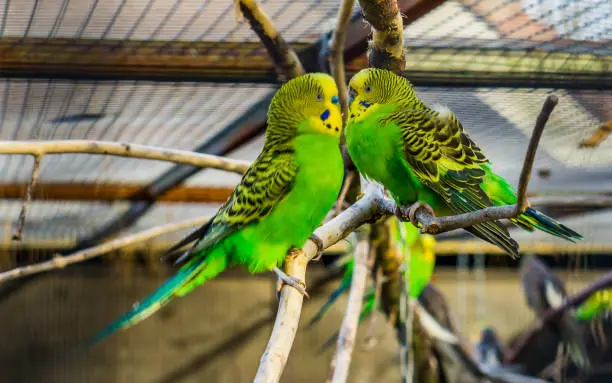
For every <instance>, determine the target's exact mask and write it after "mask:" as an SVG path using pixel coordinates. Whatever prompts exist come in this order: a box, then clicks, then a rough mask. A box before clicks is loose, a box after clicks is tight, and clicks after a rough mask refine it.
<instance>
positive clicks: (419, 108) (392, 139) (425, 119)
mask: <svg viewBox="0 0 612 383" xmlns="http://www.w3.org/2000/svg"><path fill="white" fill-rule="evenodd" d="M349 104H350V105H349V116H348V122H347V126H346V133H345V134H346V144H347V148H348V152H349V154H350V156H351V158H352V160H353V162H354V163H355V165H356V167H357V169H358V170H359V171H360V172H361V173H362V174H363V175H364V176H366V177H368V178H370V179H373V180H375V181H377V182H379V183H381V184H383V185H384V186H385V187H386V188H387V189H388V190H389V192H390V194H391V195H392V197H393V198H394V199H395V201H396V203H397V204H398V205H412V209H411V220H413V222H414V216H413V214H414V212H415V210H416V209H414V208H415V207H418V206H423V207H425V208H427V209H428V210H430V212H431V213H435V214H436V215H439V216H443V215H454V214H461V213H467V212H471V211H475V210H479V209H482V208H485V207H488V206H496V205H507V204H514V203H516V201H517V197H516V192H515V190H514V188H513V187H512V186H511V185H510V184H509V183H508V182H507V181H506V180H505V179H504V178H502V177H501V176H499V175H497V174H495V173H494V172H493V171H492V170H491V168H490V165H491V163H490V162H489V160H488V159H487V158H486V157H485V155H484V153H483V152H482V150H481V149H480V148H479V147H478V146H477V145H476V143H474V141H472V139H471V138H470V137H469V136H468V135H467V134H466V133H465V132H464V129H463V126H462V125H461V123H460V122H459V121H458V120H457V118H456V116H455V115H454V114H453V113H452V112H451V111H450V110H448V109H445V108H437V109H438V110H434V109H432V108H430V107H428V106H427V105H425V103H423V102H422V101H421V100H420V99H419V98H418V96H417V95H416V93H415V90H414V88H413V86H412V84H411V83H410V82H409V81H408V80H407V79H406V78H405V77H403V76H399V75H396V74H395V73H393V72H390V71H386V70H382V69H374V68H368V69H364V70H361V71H360V72H359V73H357V74H356V75H355V76H353V78H352V79H351V81H350V83H349ZM512 222H513V223H514V224H515V225H517V226H519V227H521V228H523V229H525V230H527V231H533V230H535V229H539V230H543V231H545V232H547V233H550V234H552V235H555V236H558V237H561V238H565V239H567V240H569V241H573V240H574V239H581V238H582V236H581V235H580V234H578V233H576V232H575V231H573V230H572V229H570V228H568V227H566V226H564V225H562V224H561V223H559V222H557V221H555V220H554V219H552V218H550V217H548V216H546V215H544V214H543V213H541V212H539V211H537V210H535V209H533V208H528V209H527V210H526V211H525V212H524V213H523V214H521V215H520V216H519V217H518V218H516V219H512ZM466 230H467V231H469V232H470V233H472V234H474V235H476V236H477V237H479V238H482V239H484V240H486V241H488V242H490V243H493V244H495V245H497V246H498V247H500V248H502V249H503V250H505V251H506V252H507V253H508V254H509V255H510V256H512V257H517V256H518V244H517V243H516V242H515V241H514V240H513V239H512V238H511V237H510V235H509V234H508V231H507V230H506V229H505V228H504V227H503V226H502V225H501V223H500V222H498V221H492V222H485V223H481V224H477V225H474V226H471V227H468V228H466Z"/></svg>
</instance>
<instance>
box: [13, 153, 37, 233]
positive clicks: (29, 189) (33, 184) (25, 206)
mask: <svg viewBox="0 0 612 383" xmlns="http://www.w3.org/2000/svg"><path fill="white" fill-rule="evenodd" d="M41 159H42V155H40V154H36V155H34V166H33V167H32V175H31V177H30V182H29V183H28V186H27V188H26V192H25V196H24V197H23V204H22V205H21V212H20V213H19V221H17V231H16V232H15V235H13V240H14V241H21V232H22V231H23V225H24V224H25V219H26V214H27V213H28V205H29V204H30V201H31V200H32V192H33V190H34V187H36V181H37V180H38V173H40V160H41Z"/></svg>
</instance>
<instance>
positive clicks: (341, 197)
mask: <svg viewBox="0 0 612 383" xmlns="http://www.w3.org/2000/svg"><path fill="white" fill-rule="evenodd" d="M353 178H355V170H353V171H350V172H348V174H347V175H346V177H345V178H344V185H342V190H341V191H340V195H339V196H338V201H336V211H335V212H334V217H335V216H337V215H338V214H340V212H341V211H342V207H343V205H344V201H346V194H347V193H348V191H349V189H350V187H351V182H353Z"/></svg>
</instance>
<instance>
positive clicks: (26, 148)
mask: <svg viewBox="0 0 612 383" xmlns="http://www.w3.org/2000/svg"><path fill="white" fill-rule="evenodd" d="M60 153H87V154H104V155H110V156H118V157H131V158H141V159H147V160H159V161H167V162H174V163H177V164H184V165H193V166H198V167H208V168H214V169H220V170H226V171H228V172H234V173H244V172H245V171H246V169H247V168H248V167H249V165H250V163H249V162H248V161H241V160H230V159H227V158H224V157H218V156H212V155H209V154H201V153H195V152H190V151H188V150H178V149H168V148H159V147H155V146H147V145H137V144H129V143H121V142H112V141H88V140H58V141H0V154H30V155H33V156H42V155H45V154H60Z"/></svg>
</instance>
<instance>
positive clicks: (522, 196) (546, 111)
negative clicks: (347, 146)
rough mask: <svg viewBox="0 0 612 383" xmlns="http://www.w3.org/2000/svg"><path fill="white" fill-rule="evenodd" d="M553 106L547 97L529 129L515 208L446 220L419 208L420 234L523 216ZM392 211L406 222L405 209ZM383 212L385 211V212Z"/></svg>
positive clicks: (491, 209) (552, 99)
mask: <svg viewBox="0 0 612 383" xmlns="http://www.w3.org/2000/svg"><path fill="white" fill-rule="evenodd" d="M557 102H558V99H557V97H556V96H554V95H550V96H548V97H547V98H546V101H545V102H544V105H543V106H542V110H541V112H540V115H539V116H538V119H537V121H536V125H535V128H534V129H533V133H532V135H531V139H530V141H529V146H528V148H527V153H526V154H525V161H524V163H523V170H522V171H521V176H520V179H519V185H518V195H517V203H516V204H515V205H506V206H492V207H488V208H485V209H481V210H476V211H473V212H469V213H464V214H459V215H453V216H446V217H434V216H433V215H432V214H431V213H429V212H428V211H427V210H426V209H425V208H422V207H419V208H417V209H416V212H415V218H416V220H417V221H418V222H419V223H420V224H421V232H422V233H429V234H439V233H444V232H447V231H451V230H455V229H461V228H465V227H469V226H473V225H476V224H479V223H483V222H488V221H494V220H499V219H509V218H514V217H516V216H518V215H520V214H521V213H523V212H524V211H525V209H527V208H528V207H529V203H528V202H527V185H528V184H529V179H530V177H531V170H532V169H533V162H534V159H535V155H536V151H537V148H538V145H539V143H540V138H541V137H542V133H543V132H544V127H545V126H546V122H547V121H548V118H549V117H550V114H551V113H552V111H553V109H554V107H555V106H556V105H557ZM391 207H392V206H391V205H388V206H387V208H391ZM393 211H394V212H395V211H397V212H398V215H399V218H400V219H402V220H404V221H406V220H408V219H409V214H408V211H407V209H406V208H404V207H401V208H399V209H395V208H394V210H393ZM387 212H389V211H388V210H387Z"/></svg>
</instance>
